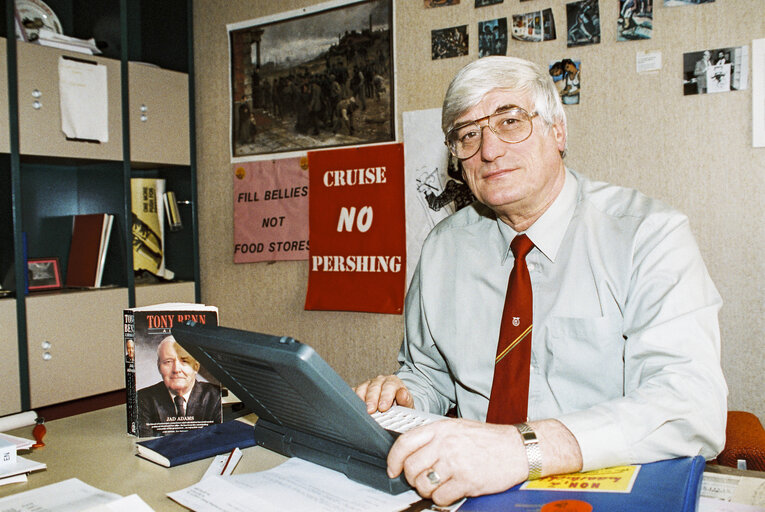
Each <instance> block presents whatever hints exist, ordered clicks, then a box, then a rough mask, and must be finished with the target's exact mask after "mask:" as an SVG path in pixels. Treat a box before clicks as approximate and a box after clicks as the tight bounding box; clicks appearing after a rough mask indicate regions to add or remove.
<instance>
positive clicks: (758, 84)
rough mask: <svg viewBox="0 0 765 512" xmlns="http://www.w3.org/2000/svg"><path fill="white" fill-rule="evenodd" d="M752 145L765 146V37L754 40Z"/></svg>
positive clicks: (756, 146)
mask: <svg viewBox="0 0 765 512" xmlns="http://www.w3.org/2000/svg"><path fill="white" fill-rule="evenodd" d="M752 146H753V147H755V148H762V147H765V39H755V40H754V41H752Z"/></svg>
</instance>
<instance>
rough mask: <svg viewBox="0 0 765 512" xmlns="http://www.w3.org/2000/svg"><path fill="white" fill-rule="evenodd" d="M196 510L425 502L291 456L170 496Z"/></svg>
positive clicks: (340, 510)
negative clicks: (270, 466) (271, 465)
mask: <svg viewBox="0 0 765 512" xmlns="http://www.w3.org/2000/svg"><path fill="white" fill-rule="evenodd" d="M168 496H169V497H170V498H172V499H173V500H175V501H176V502H178V503H180V504H181V505H183V506H184V507H187V508H189V509H191V510H193V511H195V512H212V511H216V512H218V511H224V510H225V511H231V512H249V511H258V512H271V511H273V512H283V511H285V510H289V511H290V512H373V511H380V512H383V511H387V512H393V511H398V510H401V509H402V508H406V507H407V506H408V505H409V504H410V503H414V502H415V501H418V500H419V499H420V497H419V495H418V494H417V493H416V492H414V491H407V492H404V493H401V494H398V495H395V496H393V495H390V494H388V493H385V492H382V491H378V490H375V489H372V488H371V487H367V486H366V485H364V484H360V483H357V482H354V481H352V480H350V479H348V478H347V477H346V476H345V475H343V474H342V473H339V472H337V471H332V470H331V469H327V468H325V467H322V466H319V465H317V464H313V463H311V462H307V461H305V460H302V459H298V458H292V459H289V460H288V461H286V462H284V463H283V464H281V465H279V466H277V467H275V468H273V469H270V470H268V471H260V472H257V473H248V474H244V475H233V476H229V477H221V476H214V477H210V478H206V479H204V480H202V481H200V482H199V483H197V484H195V485H192V486H191V487H187V488H186V489H181V490H180V491H175V492H171V493H168Z"/></svg>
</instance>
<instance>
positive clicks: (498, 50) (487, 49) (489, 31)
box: [478, 18, 507, 57]
mask: <svg viewBox="0 0 765 512" xmlns="http://www.w3.org/2000/svg"><path fill="white" fill-rule="evenodd" d="M489 55H507V18H497V19H496V20H489V21H479V22H478V57H487V56H489Z"/></svg>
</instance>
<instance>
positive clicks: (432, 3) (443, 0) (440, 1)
mask: <svg viewBox="0 0 765 512" xmlns="http://www.w3.org/2000/svg"><path fill="white" fill-rule="evenodd" d="M423 3H424V5H425V8H426V9H430V8H431V7H446V6H448V5H457V4H459V3H460V0H423Z"/></svg>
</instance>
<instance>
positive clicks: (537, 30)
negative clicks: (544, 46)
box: [513, 9, 556, 43]
mask: <svg viewBox="0 0 765 512" xmlns="http://www.w3.org/2000/svg"><path fill="white" fill-rule="evenodd" d="M555 37H556V36H555V19H554V18H553V12H552V9H545V10H543V11H534V12H527V13H525V14H513V39H516V40H518V41H529V42H534V43H539V42H542V41H552V40H553V39H555Z"/></svg>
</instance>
